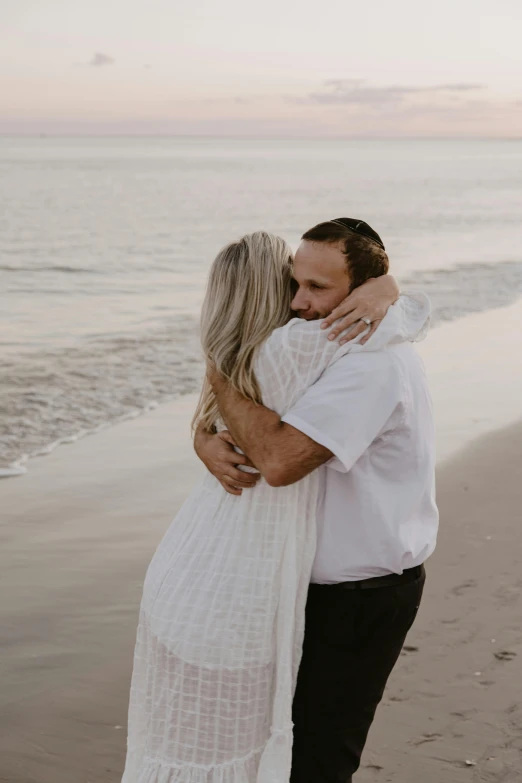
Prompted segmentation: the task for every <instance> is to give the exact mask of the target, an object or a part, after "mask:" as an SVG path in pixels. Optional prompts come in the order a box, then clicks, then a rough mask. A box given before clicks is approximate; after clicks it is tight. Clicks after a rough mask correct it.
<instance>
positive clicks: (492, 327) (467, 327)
mask: <svg viewBox="0 0 522 783" xmlns="http://www.w3.org/2000/svg"><path fill="white" fill-rule="evenodd" d="M520 323H522V298H519V299H517V300H516V301H515V302H514V303H512V304H510V305H507V306H502V307H494V308H492V309H489V310H484V311H479V312H476V313H471V314H465V315H463V316H462V317H461V318H459V319H457V320H449V321H443V322H442V323H440V324H438V325H437V326H436V327H435V328H433V329H432V330H431V331H430V333H429V334H428V336H427V338H426V340H424V341H423V342H421V343H418V344H417V349H418V351H419V353H420V354H421V356H422V357H423V359H424V361H425V364H426V367H427V372H428V376H429V379H430V386H431V388H432V392H433V396H434V399H435V411H436V417H437V430H438V439H439V454H440V456H442V458H443V459H444V458H446V457H447V456H450V454H452V453H455V451H456V450H458V449H459V448H461V447H463V446H464V445H465V444H466V443H467V442H469V441H471V440H472V439H473V438H475V437H476V436H477V435H480V434H483V433H485V432H488V431H489V432H493V431H494V430H496V429H499V428H501V427H503V426H505V425H506V424H507V423H509V421H516V420H517V418H518V417H519V416H522V403H520V404H519V399H520V398H522V367H517V366H516V364H515V365H514V366H513V362H510V361H509V357H510V356H516V354H517V351H519V346H518V342H519V340H518V336H517V335H518V330H519V329H520V325H519V324H520ZM488 352H489V355H488ZM484 357H487V361H488V363H489V364H488V367H486V368H484V366H483V363H484ZM492 362H493V365H494V366H491V364H492ZM452 376H453V377H452ZM507 376H509V382H510V383H511V384H512V385H514V386H515V394H511V395H510V397H509V399H506V398H505V392H506V384H505V379H506V377H507ZM450 377H451V383H450V382H449V379H450ZM480 386H484V387H485V388H484V390H483V391H482V392H481V393H480V394H479V395H477V393H476V392H477V389H478V388H480ZM486 387H487V388H486ZM517 389H518V390H519V396H517V393H516V390H517ZM194 396H195V395H194V392H187V393H183V392H181V393H177V394H176V393H174V394H172V395H168V396H167V397H165V398H163V399H160V400H151V401H150V402H149V404H148V405H146V406H145V407H143V408H141V409H139V408H137V409H135V410H132V411H130V412H127V413H122V414H121V415H120V416H118V417H116V418H115V419H112V420H108V421H105V422H103V423H101V424H98V425H97V426H95V427H93V428H92V429H79V430H78V431H77V432H75V433H73V434H68V435H65V436H64V437H61V438H57V439H56V440H54V441H52V442H51V443H49V444H48V445H46V446H42V447H41V448H39V449H37V450H36V451H35V452H33V453H31V454H26V455H23V456H22V457H21V458H19V459H18V460H15V461H13V462H12V463H11V464H9V465H4V466H0V480H1V479H8V478H18V477H19V476H23V475H25V474H26V473H27V472H28V469H29V466H30V465H32V464H33V462H34V460H36V459H39V458H40V457H45V456H47V455H48V454H50V453H52V452H54V451H55V450H56V449H57V448H60V447H62V446H68V445H70V444H71V443H75V442H77V441H78V440H81V439H83V438H85V437H91V436H93V435H97V434H98V433H100V432H104V431H105V430H107V429H111V428H113V427H117V426H118V425H119V424H121V423H122V422H125V421H128V420H132V419H135V418H139V417H144V416H148V415H150V413H151V412H152V411H155V410H156V409H164V408H165V407H166V406H169V405H172V404H175V403H176V402H177V401H179V400H190V399H191V398H192V397H194ZM497 400H502V405H498V404H497V403H496V401H497Z"/></svg>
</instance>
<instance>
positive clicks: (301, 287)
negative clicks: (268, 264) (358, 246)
mask: <svg viewBox="0 0 522 783" xmlns="http://www.w3.org/2000/svg"><path fill="white" fill-rule="evenodd" d="M293 277H294V281H295V284H297V292H296V294H295V296H294V298H293V299H292V304H291V305H290V306H291V308H292V310H294V311H295V312H296V313H297V315H298V316H299V318H305V319H306V320H307V321H313V320H315V319H317V318H325V317H326V316H327V315H330V313H331V312H332V310H333V309H334V307H337V305H338V304H340V303H341V302H342V300H343V299H344V298H345V297H346V296H348V294H349V293H350V278H349V276H348V271H347V269H346V256H345V255H344V254H343V252H342V250H341V248H340V246H338V245H327V244H324V243H322V242H308V241H306V240H304V241H303V242H301V244H300V245H299V248H298V250H297V253H296V254H295V258H294V274H293Z"/></svg>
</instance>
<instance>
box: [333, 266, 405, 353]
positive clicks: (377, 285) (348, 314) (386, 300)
mask: <svg viewBox="0 0 522 783" xmlns="http://www.w3.org/2000/svg"><path fill="white" fill-rule="evenodd" d="M399 294H400V291H399V286H398V285H397V281H396V280H395V278H394V277H392V275H382V276H381V277H373V278H371V279H370V280H367V281H366V282H365V283H363V284H362V285H361V286H359V288H356V289H355V290H353V291H352V293H351V294H349V296H347V297H346V299H343V301H342V302H341V304H340V305H338V306H337V307H336V308H335V310H332V312H331V313H330V315H329V316H328V318H325V320H324V321H323V323H322V324H321V328H322V329H327V328H328V327H329V326H331V325H332V324H333V323H334V322H335V321H337V320H338V319H339V318H340V319H341V320H340V321H339V322H338V323H336V324H335V326H334V328H333V329H332V330H331V332H330V334H329V335H328V339H329V340H335V339H336V337H338V336H339V335H340V334H341V332H344V331H345V330H346V329H348V328H349V327H350V326H353V325H354V324H355V326H353V328H352V329H350V332H349V334H345V335H343V336H342V337H341V339H340V340H339V343H340V344H341V345H344V343H347V342H348V341H349V340H353V339H354V337H357V335H359V334H361V333H362V332H364V331H365V330H366V329H368V324H367V323H365V322H364V321H362V320H361V319H362V318H367V319H368V320H369V321H371V327H370V331H369V332H368V334H367V335H365V336H364V338H363V339H362V340H361V345H364V343H365V342H367V341H368V340H369V339H370V337H371V336H372V334H373V333H374V332H375V330H376V329H377V328H378V326H379V324H380V322H381V321H382V319H383V318H384V316H385V315H386V313H387V311H388V308H389V307H390V305H392V304H393V303H394V302H396V301H397V299H398V298H399Z"/></svg>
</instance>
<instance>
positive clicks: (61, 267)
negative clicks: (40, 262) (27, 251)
mask: <svg viewBox="0 0 522 783" xmlns="http://www.w3.org/2000/svg"><path fill="white" fill-rule="evenodd" d="M0 272H63V273H64V274H74V275H76V274H78V275H99V274H101V271H100V270H98V269H85V268H84V267H79V266H67V265H65V264H52V265H50V266H15V265H14V264H0Z"/></svg>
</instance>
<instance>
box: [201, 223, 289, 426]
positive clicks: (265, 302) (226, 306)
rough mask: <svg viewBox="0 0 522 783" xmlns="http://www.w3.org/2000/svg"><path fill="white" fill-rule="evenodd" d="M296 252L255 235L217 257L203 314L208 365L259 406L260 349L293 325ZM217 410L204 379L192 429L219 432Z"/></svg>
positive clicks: (268, 236) (264, 235) (264, 234)
mask: <svg viewBox="0 0 522 783" xmlns="http://www.w3.org/2000/svg"><path fill="white" fill-rule="evenodd" d="M292 261H293V258H292V251H291V249H290V247H289V246H288V245H287V243H286V242H285V241H284V239H281V238H280V237H277V236H274V235H273V234H268V233H267V232H265V231H256V232H255V233H254V234H247V235H246V236H244V237H243V238H242V239H240V240H239V241H237V242H231V243H230V244H229V245H226V247H224V248H223V249H222V250H221V251H220V253H219V254H218V255H217V257H216V259H215V261H214V263H213V264H212V268H211V270H210V276H209V280H208V284H207V291H206V294H205V299H204V302H203V307H202V311H201V343H202V346H203V351H204V354H205V358H206V360H207V363H213V365H214V366H215V368H216V370H217V371H218V372H219V373H220V375H222V376H223V377H224V378H226V379H227V381H228V382H229V383H230V384H231V385H232V386H233V388H234V389H236V390H237V391H238V392H239V393H240V394H242V395H243V396H244V397H247V398H248V399H249V400H253V401H254V402H261V394H260V390H259V386H258V383H257V380H256V377H255V374H254V358H255V353H256V349H257V348H258V347H259V346H260V345H261V343H263V342H264V341H265V340H266V339H267V337H268V336H269V335H270V334H271V333H272V332H273V330H274V329H277V327H278V326H283V324H285V323H287V321H288V320H289V319H290V315H291V311H290V302H291V299H292V294H291V280H292ZM218 417H219V410H218V406H217V402H216V398H215V395H214V392H213V391H212V387H211V386H210V384H209V382H208V380H207V379H206V378H205V381H204V383H203V389H202V391H201V396H200V398H199V403H198V406H197V409H196V413H195V414H194V418H193V420H192V427H193V429H195V428H196V427H197V426H199V425H202V426H203V427H204V428H205V429H206V430H208V431H215V427H216V422H217V420H218Z"/></svg>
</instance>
